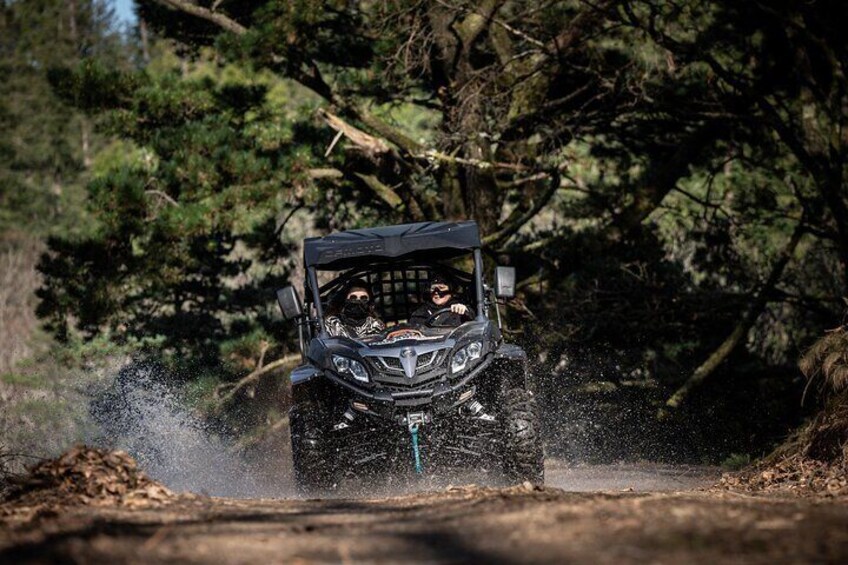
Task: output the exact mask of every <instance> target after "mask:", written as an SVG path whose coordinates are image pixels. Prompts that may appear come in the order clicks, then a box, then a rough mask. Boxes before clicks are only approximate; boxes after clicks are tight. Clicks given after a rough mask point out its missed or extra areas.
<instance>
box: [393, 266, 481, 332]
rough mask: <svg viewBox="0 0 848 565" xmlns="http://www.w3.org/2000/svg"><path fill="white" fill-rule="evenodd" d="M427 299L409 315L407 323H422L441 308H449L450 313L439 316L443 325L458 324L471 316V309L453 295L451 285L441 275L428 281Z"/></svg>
mask: <svg viewBox="0 0 848 565" xmlns="http://www.w3.org/2000/svg"><path fill="white" fill-rule="evenodd" d="M428 296H429V300H428V301H427V302H425V303H424V304H422V305H421V306H419V307H418V309H416V310H415V312H413V313H412V316H410V317H409V323H410V324H414V325H418V326H421V325H424V323H425V322H426V321H427V320H429V319H430V318H431V317H432V316H433V314H434V313H435V312H437V311H439V310H441V309H443V308H450V311H451V313H450V314H447V313H445V315H444V316H443V317H441V318H440V319H439V324H440V325H444V326H458V325H460V324H462V322H463V321H464V320H470V319H471V318H472V315H471V309H470V308H469V307H468V306H466V305H465V304H463V303H461V302H460V301H459V299H458V298H456V297H455V296H454V290H453V285H452V284H451V283H450V281H449V280H448V279H447V278H446V277H443V276H441V275H436V276H434V277H433V280H432V281H430V292H429V294H428Z"/></svg>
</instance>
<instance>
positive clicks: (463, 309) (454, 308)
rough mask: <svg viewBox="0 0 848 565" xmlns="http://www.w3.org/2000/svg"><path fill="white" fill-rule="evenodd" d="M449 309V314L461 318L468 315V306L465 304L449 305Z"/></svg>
mask: <svg viewBox="0 0 848 565" xmlns="http://www.w3.org/2000/svg"><path fill="white" fill-rule="evenodd" d="M450 309H451V312H453V313H454V314H460V315H463V316H464V315H465V314H468V306H466V305H465V304H451V307H450Z"/></svg>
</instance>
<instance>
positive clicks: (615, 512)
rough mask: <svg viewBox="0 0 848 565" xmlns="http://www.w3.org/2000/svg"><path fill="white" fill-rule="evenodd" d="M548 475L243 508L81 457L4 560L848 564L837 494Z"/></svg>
mask: <svg viewBox="0 0 848 565" xmlns="http://www.w3.org/2000/svg"><path fill="white" fill-rule="evenodd" d="M104 469H110V471H104ZM548 474H549V476H550V477H551V481H550V482H552V483H554V484H557V485H559V486H560V487H563V488H555V487H551V486H548V487H544V488H542V487H534V486H531V485H522V486H518V487H511V488H503V489H496V488H485V487H478V486H461V487H439V488H438V490H432V491H430V492H423V493H414V494H407V495H404V496H384V497H380V498H374V497H370V498H369V497H364V498H342V499H324V500H298V499H277V500H271V499H258V500H237V499H225V498H212V497H205V496H198V495H177V494H173V493H171V492H169V491H168V490H167V489H165V488H163V487H162V486H161V485H157V484H156V483H155V482H153V481H150V480H149V479H147V478H146V477H144V475H143V473H141V472H140V471H138V470H137V469H136V468H135V467H134V464H133V462H132V460H131V459H129V458H128V457H126V456H125V455H124V454H120V453H119V454H117V455H116V454H114V453H111V454H110V453H104V452H97V451H93V450H85V449H82V448H79V449H78V451H77V452H75V453H73V454H71V455H68V454H66V456H65V457H64V459H63V458H60V459H57V460H56V461H54V462H51V463H49V464H43V465H42V466H41V467H40V468H37V471H34V472H33V473H32V475H30V477H29V478H27V479H24V480H22V481H19V482H18V483H17V486H16V487H15V489H16V490H13V492H12V494H11V495H9V496H8V497H7V499H6V501H5V502H4V503H3V505H2V507H0V524H2V527H0V563H53V562H72V563H88V562H111V563H152V562H163V563H166V562H173V563H206V562H214V563H293V562H300V563H307V562H342V563H347V562H410V561H414V562H428V563H458V562H474V563H497V562H556V563H569V562H591V563H622V562H656V563H684V562H685V563H690V562H694V563H707V562H716V561H717V560H730V559H732V560H733V561H734V562H750V563H766V562H769V563H774V562H781V563H783V562H845V561H846V560H848V504H846V500H845V499H844V498H842V497H835V496H827V495H817V496H799V495H797V494H793V495H781V494H769V495H761V494H750V493H746V492H739V491H738V489H734V488H733V487H732V486H729V485H727V484H724V486H720V487H712V488H708V487H706V488H705V487H704V484H705V483H708V482H709V480H712V481H715V479H716V478H717V477H715V476H714V475H713V476H710V472H709V471H708V470H705V469H700V468H696V467H656V466H650V465H642V466H639V465H636V466H606V467H576V468H573V467H567V466H565V465H563V464H561V463H557V462H554V463H553V464H552V465H551V467H550V468H549V473H548ZM726 482H727V481H725V483H726ZM675 485H677V486H675ZM669 488H671V489H676V490H668V489H669ZM578 491H585V492H578Z"/></svg>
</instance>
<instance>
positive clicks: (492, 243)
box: [483, 170, 560, 247]
mask: <svg viewBox="0 0 848 565" xmlns="http://www.w3.org/2000/svg"><path fill="white" fill-rule="evenodd" d="M549 176H550V181H549V182H548V187H547V189H546V190H545V192H543V193H542V194H541V195H539V197H538V198H537V199H536V200H535V201H534V202H533V203H532V205H531V206H530V207H529V208H528V209H527V211H525V212H524V213H523V214H520V215H516V216H515V217H512V218H511V219H508V220H507V221H506V222H505V223H504V226H503V227H502V228H501V229H499V230H498V231H496V232H495V233H492V234H489V235H487V236H486V237H484V238H483V245H485V246H488V247H497V246H499V245H501V244H502V243H504V242H505V241H506V240H507V239H509V238H510V237H512V236H513V235H514V234H516V233H517V232H518V230H520V229H521V228H522V227H523V226H524V225H525V224H526V223H527V222H529V221H530V220H532V219H533V218H534V217H536V214H538V213H539V212H540V211H541V210H542V208H544V207H545V206H547V204H548V202H550V201H551V198H553V196H554V194H556V191H557V190H559V188H560V176H559V173H558V172H557V171H556V170H554V171H553V172H551V173H550V175H549Z"/></svg>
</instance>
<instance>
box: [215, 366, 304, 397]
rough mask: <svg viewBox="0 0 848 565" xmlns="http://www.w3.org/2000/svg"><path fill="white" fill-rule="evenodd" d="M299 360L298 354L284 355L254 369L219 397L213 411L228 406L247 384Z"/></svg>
mask: <svg viewBox="0 0 848 565" xmlns="http://www.w3.org/2000/svg"><path fill="white" fill-rule="evenodd" d="M300 359H301V356H300V353H297V354H294V355H286V356H285V357H282V358H280V359H277V360H276V361H272V362H271V363H268V364H267V365H260V366H259V367H257V368H256V369H254V370H253V371H252V372H251V373H250V374H249V375H247V376H246V377H244V378H243V379H241V380H240V381H238V382H237V383H235V385H233V387H232V388H230V389H229V390H228V391H227V393H226V394H224V395H223V396H221V398H220V399H219V400H218V405H217V406H216V408H215V410H216V411H220V410H222V409H223V408H224V407H225V406H226V405H227V404H229V403H230V402H231V401H232V400H233V399H234V398H235V396H236V394H238V393H239V391H241V390H242V389H244V388H245V387H246V386H248V385H249V384H252V383H255V382H257V381H258V380H260V379H261V378H262V377H264V376H265V375H267V374H268V373H271V372H272V371H275V370H277V369H279V368H280V367H284V366H286V365H291V364H293V363H296V362H299V361H300Z"/></svg>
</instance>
